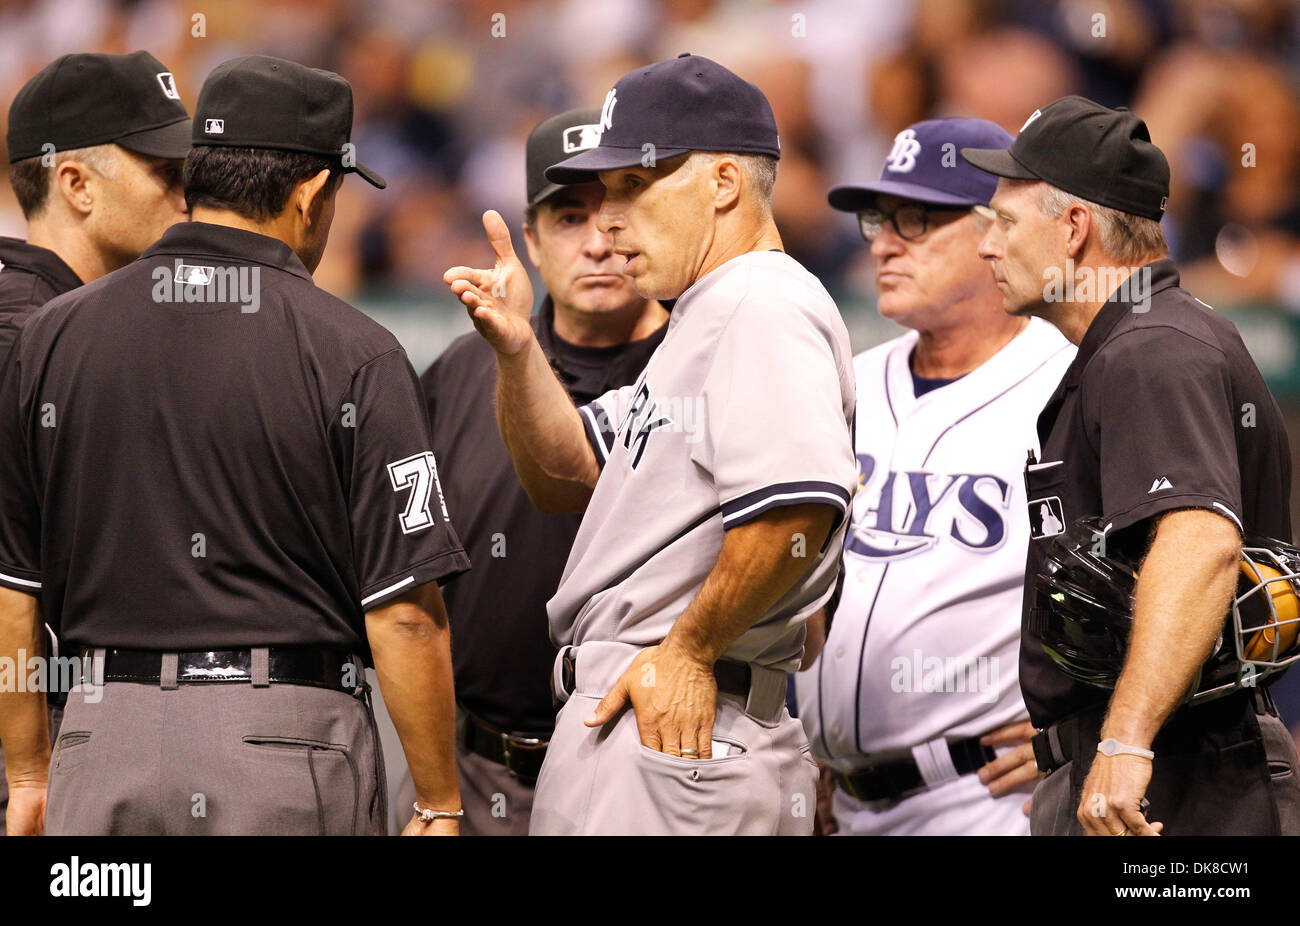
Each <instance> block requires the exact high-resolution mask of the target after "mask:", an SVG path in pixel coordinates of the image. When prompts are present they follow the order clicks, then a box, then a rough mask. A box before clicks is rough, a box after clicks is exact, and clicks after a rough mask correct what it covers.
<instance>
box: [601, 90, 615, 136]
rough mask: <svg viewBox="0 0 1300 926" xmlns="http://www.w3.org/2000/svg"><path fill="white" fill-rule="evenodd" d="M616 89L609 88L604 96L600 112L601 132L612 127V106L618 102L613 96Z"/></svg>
mask: <svg viewBox="0 0 1300 926" xmlns="http://www.w3.org/2000/svg"><path fill="white" fill-rule="evenodd" d="M616 89H617V88H611V89H610V91H609V93H607V94H605V105H604V106H603V107H601V110H600V130H601V132H604V131H605V130H606V129H612V128H613V127H614V104H615V103H617V102H618V99H617V98H616V97H615V96H614V93H615V91H616Z"/></svg>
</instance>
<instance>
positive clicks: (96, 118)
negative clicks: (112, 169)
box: [8, 51, 190, 164]
mask: <svg viewBox="0 0 1300 926" xmlns="http://www.w3.org/2000/svg"><path fill="white" fill-rule="evenodd" d="M110 143H111V144H116V145H120V146H121V147H123V148H125V149H127V150H128V151H134V152H136V153H137V154H143V155H148V156H150V157H156V158H172V159H179V158H183V157H185V155H186V154H187V153H188V152H189V150H190V116H189V113H187V112H186V111H185V104H184V103H182V102H181V95H180V93H179V91H177V89H176V79H175V78H174V77H173V76H172V72H171V71H169V70H167V67H166V66H165V65H164V64H163V63H162V62H161V61H159V60H158V59H157V58H155V57H154V56H153V55H151V54H149V53H148V52H147V51H137V52H132V53H131V54H129V55H102V54H73V55H64V56H63V57H62V58H59V59H57V60H55V61H54V62H52V63H51V64H48V65H46V66H45V68H43V69H42V70H41V72H40V73H39V74H37V75H36V76H35V77H33V78H32V79H31V80H29V81H28V82H27V83H26V84H24V85H23V88H22V89H21V90H19V91H18V95H17V96H15V97H14V101H13V104H12V105H11V106H10V107H9V130H8V148H9V163H11V164H13V163H15V162H17V161H22V160H26V159H27V158H34V157H39V156H40V155H43V154H48V153H49V150H50V149H48V148H47V147H46V146H47V145H53V150H54V151H67V150H69V149H72V148H91V147H94V146H95V145H107V144H110Z"/></svg>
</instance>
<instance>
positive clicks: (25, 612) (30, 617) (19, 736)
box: [0, 588, 50, 787]
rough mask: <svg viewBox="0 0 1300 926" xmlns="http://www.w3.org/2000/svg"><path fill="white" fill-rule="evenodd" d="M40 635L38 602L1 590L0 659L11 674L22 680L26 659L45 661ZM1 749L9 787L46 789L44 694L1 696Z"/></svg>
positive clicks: (47, 759) (47, 738) (47, 727)
mask: <svg viewBox="0 0 1300 926" xmlns="http://www.w3.org/2000/svg"><path fill="white" fill-rule="evenodd" d="M43 631H44V628H43V625H42V622H41V614H40V607H39V605H38V603H37V600H36V599H35V598H33V597H32V596H31V595H27V594H24V593H22V592H15V591H12V590H11V589H7V588H0V659H4V660H7V661H8V663H9V664H10V665H12V666H13V667H14V670H15V673H23V674H26V672H27V659H28V658H29V657H32V656H37V657H40V656H43V655H44V652H45V649H44V642H45V641H44V639H43V636H44V633H43ZM15 687H20V686H15ZM0 744H2V745H3V746H4V751H5V777H6V778H7V779H8V780H9V784H10V786H11V787H13V786H16V785H43V784H45V782H46V781H47V779H48V777H49V772H50V723H49V719H48V717H47V716H46V708H45V692H43V691H22V692H18V691H2V692H0Z"/></svg>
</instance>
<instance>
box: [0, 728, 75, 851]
mask: <svg viewBox="0 0 1300 926" xmlns="http://www.w3.org/2000/svg"><path fill="white" fill-rule="evenodd" d="M49 712H50V744H51V745H53V744H54V742H55V741H56V740H57V739H58V736H59V723H60V721H62V720H63V708H60V707H51V708H50V709H49ZM8 809H9V781H8V780H7V779H6V778H5V754H4V750H3V749H0V836H3V835H5V811H7V810H8Z"/></svg>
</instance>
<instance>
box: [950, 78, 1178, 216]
mask: <svg viewBox="0 0 1300 926" xmlns="http://www.w3.org/2000/svg"><path fill="white" fill-rule="evenodd" d="M1000 147H1001V146H1000ZM961 155H962V157H963V158H965V159H966V160H967V161H969V162H970V163H972V164H974V165H975V166H976V167H978V168H980V169H981V170H986V171H988V172H989V173H990V174H995V175H997V176H999V177H1008V178H1010V179H1013V180H1041V181H1045V182H1047V183H1050V184H1051V185H1052V186H1054V187H1056V188H1058V189H1061V190H1064V191H1065V192H1067V193H1073V194H1074V195H1075V196H1079V197H1082V198H1083V199H1087V200H1091V201H1092V202H1094V203H1100V204H1101V205H1103V206H1109V207H1111V208H1112V209H1118V210H1119V211H1120V212H1127V213H1129V214H1131V215H1140V216H1142V217H1143V218H1148V219H1154V220H1156V221H1157V222H1158V221H1160V218H1161V217H1162V216H1163V215H1164V213H1165V204H1166V203H1167V202H1168V200H1169V161H1168V160H1167V159H1166V158H1165V154H1164V152H1163V151H1161V150H1160V149H1159V148H1157V147H1156V146H1155V145H1154V144H1152V143H1151V133H1150V131H1148V130H1147V124H1146V123H1145V122H1143V121H1142V120H1141V119H1139V118H1138V117H1137V116H1135V115H1133V113H1131V112H1129V111H1128V110H1127V109H1124V108H1123V107H1121V108H1119V109H1108V108H1106V107H1105V106H1102V105H1101V104H1100V103H1094V102H1093V101H1092V100H1089V99H1087V98H1086V97H1081V96H1066V97H1062V98H1061V99H1059V100H1057V101H1056V102H1054V103H1052V104H1050V105H1048V106H1044V107H1043V108H1042V109H1036V110H1034V112H1033V114H1032V115H1030V117H1029V119H1028V120H1027V121H1026V122H1025V124H1024V125H1022V126H1021V127H1020V134H1019V135H1017V136H1016V140H1015V141H1014V142H1012V143H1011V144H1010V145H1008V146H1005V149H1004V150H993V151H990V150H987V146H985V145H973V146H971V147H969V148H963V149H962V152H961Z"/></svg>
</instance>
